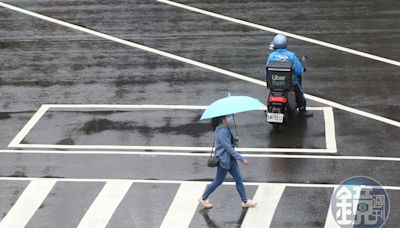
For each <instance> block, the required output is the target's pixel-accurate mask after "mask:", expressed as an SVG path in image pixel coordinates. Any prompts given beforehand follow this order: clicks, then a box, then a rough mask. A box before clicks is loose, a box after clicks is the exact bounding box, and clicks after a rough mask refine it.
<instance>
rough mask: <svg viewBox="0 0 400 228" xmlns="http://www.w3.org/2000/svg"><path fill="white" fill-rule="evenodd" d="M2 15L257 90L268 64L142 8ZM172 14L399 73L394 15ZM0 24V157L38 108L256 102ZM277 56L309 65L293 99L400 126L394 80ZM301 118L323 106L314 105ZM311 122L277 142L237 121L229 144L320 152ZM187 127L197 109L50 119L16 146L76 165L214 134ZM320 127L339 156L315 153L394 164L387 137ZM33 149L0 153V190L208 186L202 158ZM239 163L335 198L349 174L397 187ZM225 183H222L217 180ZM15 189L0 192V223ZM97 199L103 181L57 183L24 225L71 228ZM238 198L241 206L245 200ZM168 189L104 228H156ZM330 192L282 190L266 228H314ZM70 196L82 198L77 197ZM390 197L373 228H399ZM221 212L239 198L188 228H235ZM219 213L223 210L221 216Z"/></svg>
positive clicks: (379, 10)
mask: <svg viewBox="0 0 400 228" xmlns="http://www.w3.org/2000/svg"><path fill="white" fill-rule="evenodd" d="M4 2H6V3H10V4H13V5H15V6H18V7H22V8H24V9H27V10H31V11H34V12H37V13H42V14H44V15H47V16H51V17H54V18H57V19H60V20H63V21H67V22H70V23H73V24H76V25H80V26H83V27H85V28H89V29H92V30H95V31H99V32H102V33H105V34H108V35H112V36H116V37H118V38H122V39H126V40H129V41H132V42H136V43H140V44H143V45H145V46H149V47H152V48H156V49H159V50H162V51H166V52H170V53H173V54H176V55H179V56H183V57H186V58H189V59H193V60H196V61H199V62H202V63H207V64H210V65H212V66H216V67H220V68H222V69H226V70H230V71H233V72H237V73H240V74H243V75H246V76H249V77H252V78H256V79H260V80H263V75H264V72H263V71H264V69H263V68H264V61H265V58H266V56H267V55H268V51H267V50H266V45H267V44H268V43H269V42H270V40H271V39H272V36H273V35H274V34H272V33H269V32H266V31H261V30H257V29H254V28H250V27H246V26H244V25H239V24H235V23H232V22H228V21H224V20H221V19H217V18H212V17H209V16H206V15H202V14H199V13H195V12H191V11H187V10H184V9H180V8H176V7H173V6H170V5H166V4H163V3H160V2H157V1H149V0H145V1H136V0H135V1H122V0H119V1H112V2H111V1H95V2H94V1H37V0H29V1H27V0H21V1H4ZM179 2H180V3H183V4H188V5H191V6H195V7H199V8H201V9H205V10H210V11H213V12H216V13H220V14H223V15H226V16H230V17H234V18H239V19H243V20H247V21H250V22H254V23H258V24H262V25H265V26H270V27H273V28H278V29H281V30H285V31H288V32H292V33H295V34H299V35H303V36H306V37H310V38H314V39H318V40H323V41H327V42H331V43H334V44H337V45H343V46H345V47H349V48H354V49H356V50H360V51H364V52H367V53H371V54H375V55H378V56H382V57H385V58H389V59H393V60H396V61H399V57H400V52H399V51H400V46H399V45H400V43H399V42H398V41H399V40H400V24H399V20H398V15H399V11H398V8H400V5H399V4H400V3H399V2H398V1H394V0H385V1H380V2H379V3H374V2H372V1H364V2H348V1H329V2H327V1H322V2H321V1H312V2H309V1H296V2H293V1H289V2H280V1H268V2H265V1H252V2H248V3H246V4H244V3H243V2H242V1H234V2H232V1H218V2H214V1H179ZM0 18H1V19H0V34H1V36H0V50H1V53H2V56H3V57H2V61H0V69H1V71H0V97H1V100H0V107H1V111H0V132H1V134H0V149H21V148H9V147H8V144H9V143H10V142H11V141H12V140H13V138H14V137H15V136H16V135H17V134H18V133H19V132H20V130H21V129H22V128H23V127H24V126H25V125H26V123H27V122H28V121H29V120H30V118H31V117H32V116H33V115H34V114H35V113H36V111H37V110H38V109H39V108H40V106H41V105H42V104H116V105H118V104H134V105H143V104H157V105H188V106H190V105H208V104H210V103H211V102H212V101H214V100H216V99H219V98H221V97H225V96H227V94H228V93H231V94H232V95H248V96H252V97H255V98H258V99H260V100H261V101H265V96H266V94H267V90H266V88H265V87H263V86H260V85H256V84H252V83H249V82H246V81H243V80H240V79H235V78H232V77H229V76H227V75H224V74H220V73H217V72H213V71H210V70H207V69H204V68H201V67H197V66H193V65H191V64H188V63H183V62H179V61H176V60H173V59H170V58H167V57H164V56H160V55H156V54H153V53H149V52H146V51H144V50H140V49H135V48H132V47H128V46H124V45H121V44H118V43H115V42H112V41H109V40H104V39H102V38H99V37H96V36H92V35H89V34H86V33H83V32H81V31H77V30H73V29H70V28H66V27H63V26H61V25H58V24H54V23H51V22H47V21H43V20H40V19H37V18H33V17H31V16H28V15H25V14H22V13H18V12H15V11H12V10H10V9H6V8H3V7H0ZM289 45H290V48H291V49H292V50H294V51H296V52H297V53H298V54H299V55H303V54H306V55H308V56H309V59H310V61H309V62H308V63H307V66H306V67H307V70H308V71H307V72H306V75H305V76H304V85H305V90H306V92H307V93H309V94H312V95H315V96H317V97H321V98H325V99H328V100H331V101H334V102H337V103H340V104H343V105H346V106H349V107H353V108H356V109H360V110H363V111H366V112H370V113H373V114H376V115H379V116H383V117H387V118H390V119H392V120H395V121H400V102H399V100H400V92H399V91H400V84H399V83H398V79H397V78H398V77H399V76H400V73H399V71H398V67H397V66H394V65H390V64H387V63H383V62H378V61H374V60H371V59H367V58H364V57H361V56H357V55H352V54H349V53H344V52H340V51H338V50H333V49H329V48H326V47H321V46H318V45H316V44H311V43H306V42H303V41H298V40H295V39H289ZM309 106H311V107H326V105H325V104H321V103H318V102H315V101H312V100H309ZM313 113H314V117H313V118H311V119H306V120H304V119H296V122H295V123H293V124H292V125H291V126H289V127H288V128H287V129H284V130H283V131H282V132H281V133H279V134H277V133H276V132H274V131H273V130H272V128H271V126H269V125H268V124H267V123H266V120H265V117H264V114H263V112H261V111H255V112H249V113H244V114H240V115H238V116H237V121H238V130H239V135H240V138H241V144H240V146H241V147H248V148H292V149H324V148H326V146H327V145H326V140H327V139H326V138H327V134H328V133H327V132H326V129H325V126H326V124H327V122H326V120H325V114H324V112H322V111H317V110H316V111H313ZM200 115H201V110H172V109H171V110H158V109H152V110H144V109H134V110H132V109H128V110H114V109H90V108H89V109H84V110H82V109H69V110H65V109H56V108H54V109H53V108H51V109H50V110H49V111H48V112H46V113H45V114H44V115H43V116H42V117H41V118H40V119H39V120H37V122H36V123H35V124H34V126H33V127H32V129H31V130H30V131H29V132H27V133H26V136H25V137H24V138H23V140H22V141H21V143H22V144H28V145H35V144H49V145H80V146H83V147H82V148H79V150H80V151H82V150H83V151H86V150H85V148H84V146H85V145H99V146H102V145H114V146H163V147H210V146H211V142H212V139H213V133H212V132H211V131H210V130H209V126H208V123H207V122H199V121H198V119H199V117H200ZM333 120H334V131H335V134H334V136H335V137H334V139H335V142H336V143H335V144H336V146H337V152H336V153H329V155H332V156H371V157H393V158H398V157H400V156H399V151H398V148H399V147H400V141H399V137H400V131H399V128H398V127H396V126H393V125H389V124H386V123H383V122H380V121H377V120H373V119H370V118H367V117H364V116H360V115H357V114H354V113H349V112H347V111H345V110H340V109H337V108H333ZM36 149H38V151H39V150H40V151H44V152H43V153H42V152H41V153H18V151H15V152H14V153H0V156H1V159H0V176H2V177H20V178H24V177H59V178H78V179H81V178H82V179H129V180H131V179H132V180H135V179H145V180H179V181H210V180H211V179H212V178H213V176H214V172H215V170H213V169H209V168H207V167H206V166H205V163H206V160H207V157H206V156H171V155H167V154H165V155H154V154H151V153H149V154H148V155H146V154H145V153H143V154H140V155H139V154H136V155H135V154H126V155H123V154H120V152H121V151H118V150H107V154H98V153H97V151H98V150H89V151H87V152H88V153H90V152H93V154H72V153H70V152H71V151H72V150H68V149H63V150H61V151H62V152H64V153H62V154H60V153H58V154H56V153H52V152H51V150H49V148H46V147H44V148H36ZM20 152H21V151H20ZM58 152H60V151H58ZM113 152H115V154H113ZM143 152H150V150H144V151H143ZM162 152H164V151H161V153H162ZM169 152H175V151H169ZM188 152H191V151H188ZM244 154H245V155H246V154H254V153H253V152H251V151H250V152H249V151H248V152H244ZM257 154H268V153H257ZM272 154H276V152H272ZM278 154H281V153H278ZM290 154H293V153H290ZM294 154H295V155H315V156H319V155H323V154H320V153H318V154H316V153H294ZM249 160H250V162H251V165H250V166H248V167H242V168H243V169H242V171H243V178H244V180H245V182H246V183H255V182H257V183H266V182H268V183H298V184H338V183H340V182H341V181H343V180H345V179H347V178H349V177H351V176H356V175H362V176H370V177H372V178H375V179H376V180H378V181H379V182H380V183H382V184H383V185H385V186H400V183H399V178H398V177H399V176H398V175H397V174H396V172H395V171H396V168H397V167H398V162H399V161H396V160H392V161H382V160H374V159H372V160H365V159H361V158H360V159H357V158H354V159H349V160H342V159H316V158H279V157H278V158H271V157H249ZM227 181H233V180H232V179H231V178H230V177H229V178H228V179H227ZM28 183H29V182H28V180H21V181H4V180H0V189H2V190H1V194H0V199H1V201H0V202H3V203H1V204H0V216H2V217H1V218H3V217H5V216H6V213H7V211H9V210H10V209H11V207H12V205H13V204H14V203H15V202H16V201H17V199H18V198H19V196H20V194H21V193H22V191H23V190H24V189H25V188H26V186H27V185H28ZM102 187H103V184H101V182H99V183H97V182H96V183H85V182H83V183H73V182H71V183H64V182H62V183H61V182H57V184H56V185H55V186H54V187H53V188H52V190H51V192H50V194H49V195H48V197H47V198H46V199H45V200H44V202H43V205H46V206H43V207H41V208H39V209H38V210H37V211H36V212H35V214H34V215H33V217H32V219H31V220H30V221H29V223H28V224H27V226H28V227H45V226H48V227H56V226H57V225H59V224H62V226H63V227H75V226H77V225H78V224H79V221H80V220H81V219H82V216H83V215H84V214H85V211H86V210H87V209H88V207H89V206H90V205H91V203H92V202H93V201H94V200H95V199H96V196H97V194H98V192H100V190H101V189H102ZM248 187H249V188H248V191H249V195H250V196H253V195H254V194H255V192H256V190H257V188H256V187H255V186H248ZM178 189H179V184H167V185H160V184H155V183H153V184H138V186H135V185H133V187H131V189H130V190H129V191H128V193H127V194H126V195H125V198H124V200H122V202H121V204H120V205H119V207H118V208H117V209H116V210H115V214H114V215H113V217H112V218H111V219H110V221H109V227H132V226H133V227H158V226H160V225H161V224H162V222H163V218H164V216H165V214H166V213H167V211H168V208H169V207H170V205H171V203H172V202H173V199H174V196H175V194H176V192H177V191H178ZM332 190H333V188H302V187H286V188H285V191H284V193H283V195H282V197H281V199H280V201H279V204H278V206H277V208H276V210H275V214H274V216H273V219H272V222H271V227H324V224H325V218H326V214H327V213H328V207H329V200H330V195H331V194H332ZM73 193H74V194H73ZM77 194H78V195H81V196H82V199H79V200H77V199H75V198H74V197H75V196H76V195H77ZM389 194H390V198H391V203H392V204H391V206H392V207H391V216H389V220H388V224H386V226H385V227H395V226H396V224H398V223H399V222H400V220H399V219H398V217H396V216H393V215H396V213H398V212H399V210H400V209H399V208H400V206H399V204H398V203H397V202H398V198H399V194H400V193H399V191H397V190H390V191H389ZM141 198H146V199H151V202H150V203H149V205H148V206H147V207H143V208H139V207H138V206H137V205H135V202H136V201H137V200H138V199H141ZM232 198H237V193H236V191H235V189H234V187H232V186H223V187H221V189H219V190H218V192H216V193H215V195H213V198H212V200H213V201H214V202H215V204H216V208H215V210H211V211H204V210H201V208H200V207H198V208H197V209H196V212H195V214H194V216H193V219H192V220H191V222H190V227H238V226H240V224H241V223H242V222H243V220H244V218H245V216H246V213H247V211H242V210H241V208H240V206H238V204H237V201H233V200H228V199H232ZM319 199H322V200H319ZM238 201H239V200H238ZM65 202H68V203H67V204H66V205H65ZM310 202H316V203H310ZM47 205H48V206H47ZM60 205H64V206H60ZM222 205H224V206H222ZM226 208H229V209H232V210H231V211H230V212H229V213H228V212H227V211H226V210H227V209H226ZM130 214H135V215H137V219H136V220H135V219H133V218H131V217H130ZM287 215H291V216H289V217H288V216H287ZM1 218H0V219H1ZM49 218H56V219H49ZM0 222H1V220H0Z"/></svg>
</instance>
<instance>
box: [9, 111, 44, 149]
mask: <svg viewBox="0 0 400 228" xmlns="http://www.w3.org/2000/svg"><path fill="white" fill-rule="evenodd" d="M48 109H49V107H48V106H47V105H42V106H40V108H39V110H38V111H37V112H36V113H35V115H33V116H32V118H31V119H30V120H29V121H28V123H27V124H26V125H25V126H24V127H23V128H22V129H21V131H19V132H18V134H17V135H16V136H15V138H14V139H13V140H12V141H11V142H10V144H9V145H8V147H15V146H16V145H18V144H19V143H20V142H21V141H22V140H23V139H24V138H25V136H26V135H27V134H28V132H29V131H30V130H31V129H32V128H33V127H34V126H35V124H36V123H37V122H38V121H39V120H40V118H42V116H43V115H44V114H45V113H46V112H47V110H48Z"/></svg>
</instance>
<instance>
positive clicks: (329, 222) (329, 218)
mask: <svg viewBox="0 0 400 228" xmlns="http://www.w3.org/2000/svg"><path fill="white" fill-rule="evenodd" d="M336 189H337V187H335V188H334V190H333V193H332V197H333V194H334V193H335V191H336ZM331 208H332V199H331V201H330V204H329V208H328V214H327V215H326V220H325V226H324V227H325V228H341V227H340V226H339V225H338V224H337V223H336V220H335V218H334V217H333V214H332V209H331Z"/></svg>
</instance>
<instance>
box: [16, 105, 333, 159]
mask: <svg viewBox="0 0 400 228" xmlns="http://www.w3.org/2000/svg"><path fill="white" fill-rule="evenodd" d="M55 108H58V109H60V108H63V109H64V108H65V109H70V110H76V109H82V108H83V109H86V108H87V109H113V110H115V109H179V110H204V109H206V108H207V106H192V105H111V104H79V105H71V104H70V105H68V104H56V105H52V104H45V105H42V107H40V109H39V111H38V112H39V114H38V113H36V114H35V115H34V117H33V118H32V119H31V120H30V121H29V122H28V123H27V125H26V126H25V127H24V128H23V129H22V130H21V132H19V133H18V134H17V137H16V138H14V139H13V140H12V143H10V144H9V147H13V148H31V149H32V148H36V149H37V148H39V149H43V148H47V149H90V150H96V149H97V150H107V149H108V150H153V151H160V150H161V151H191V152H209V151H210V150H211V147H177V146H125V145H124V146H122V145H119V146H118V145H53V144H21V143H20V141H22V140H23V139H24V138H25V137H26V135H27V134H28V133H29V130H31V129H32V128H33V126H34V125H35V124H36V123H37V122H38V121H39V120H40V117H42V116H43V115H44V113H45V112H46V111H47V110H49V109H55ZM308 109H309V110H313V111H323V112H324V115H325V114H327V116H325V125H329V126H328V127H327V126H325V129H326V130H330V131H332V132H329V133H326V137H329V138H326V142H327V145H326V149H306V148H237V151H239V152H252V153H260V152H261V153H265V152H271V153H279V152H287V153H336V152H337V149H336V139H335V129H334V119H333V110H332V108H331V107H309V108H308ZM18 140H20V141H18Z"/></svg>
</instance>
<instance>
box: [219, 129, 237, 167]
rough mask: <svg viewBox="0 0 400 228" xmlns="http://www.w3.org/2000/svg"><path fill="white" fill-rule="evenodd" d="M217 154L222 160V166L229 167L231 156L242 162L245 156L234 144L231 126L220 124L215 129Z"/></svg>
mask: <svg viewBox="0 0 400 228" xmlns="http://www.w3.org/2000/svg"><path fill="white" fill-rule="evenodd" d="M214 153H215V156H217V157H218V158H219V160H220V164H219V165H220V166H221V167H222V168H224V169H229V167H230V165H231V157H233V158H234V159H236V160H239V161H241V162H243V161H244V158H243V157H242V156H241V155H240V154H239V153H238V152H237V151H236V150H235V148H233V146H232V133H231V131H230V130H229V128H226V127H225V126H224V125H222V124H220V125H218V126H217V128H216V129H215V150H214Z"/></svg>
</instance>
